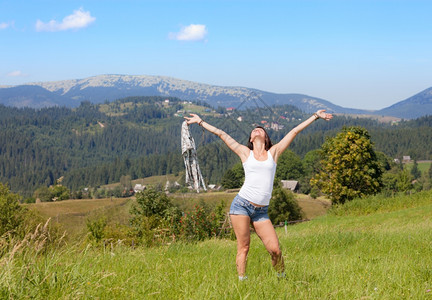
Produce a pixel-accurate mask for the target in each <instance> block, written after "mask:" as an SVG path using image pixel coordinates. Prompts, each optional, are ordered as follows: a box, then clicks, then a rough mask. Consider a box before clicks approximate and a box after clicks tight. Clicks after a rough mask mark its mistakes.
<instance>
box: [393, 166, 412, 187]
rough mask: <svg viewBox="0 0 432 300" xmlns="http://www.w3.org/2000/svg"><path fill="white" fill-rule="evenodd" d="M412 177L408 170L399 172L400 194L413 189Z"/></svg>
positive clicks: (397, 185)
mask: <svg viewBox="0 0 432 300" xmlns="http://www.w3.org/2000/svg"><path fill="white" fill-rule="evenodd" d="M411 182H412V177H411V174H410V173H409V172H408V171H407V170H403V171H400V172H398V176H397V181H396V188H397V190H398V191H399V192H405V193H406V192H408V191H409V190H411V189H412V183H411Z"/></svg>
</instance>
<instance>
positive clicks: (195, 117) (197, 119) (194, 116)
mask: <svg viewBox="0 0 432 300" xmlns="http://www.w3.org/2000/svg"><path fill="white" fill-rule="evenodd" d="M189 115H190V116H191V117H184V118H185V119H186V123H187V124H188V125H190V124H193V123H197V124H199V122H201V120H202V119H201V118H200V116H198V115H197V114H189Z"/></svg>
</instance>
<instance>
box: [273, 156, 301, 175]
mask: <svg viewBox="0 0 432 300" xmlns="http://www.w3.org/2000/svg"><path fill="white" fill-rule="evenodd" d="M303 175H304V168H303V163H302V161H301V159H300V156H298V155H297V154H295V153H294V152H293V151H291V150H286V151H285V152H284V153H282V155H281V156H280V157H279V159H278V164H277V169H276V178H279V179H280V180H286V179H295V180H300V179H301V178H302V177H303Z"/></svg>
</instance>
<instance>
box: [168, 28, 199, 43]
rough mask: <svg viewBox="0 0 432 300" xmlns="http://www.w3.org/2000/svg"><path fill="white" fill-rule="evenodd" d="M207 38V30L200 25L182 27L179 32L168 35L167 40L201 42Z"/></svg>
mask: <svg viewBox="0 0 432 300" xmlns="http://www.w3.org/2000/svg"><path fill="white" fill-rule="evenodd" d="M206 36H207V28H206V26H205V25H202V24H191V25H189V26H184V27H182V28H181V29H180V31H179V32H177V33H173V32H171V33H170V34H169V38H170V39H172V40H177V41H202V40H204V39H205V37H206Z"/></svg>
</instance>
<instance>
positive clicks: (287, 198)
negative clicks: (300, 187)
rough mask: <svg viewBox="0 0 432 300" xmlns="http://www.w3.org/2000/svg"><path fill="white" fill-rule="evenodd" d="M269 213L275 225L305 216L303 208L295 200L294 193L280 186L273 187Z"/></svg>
mask: <svg viewBox="0 0 432 300" xmlns="http://www.w3.org/2000/svg"><path fill="white" fill-rule="evenodd" d="M268 215H269V217H270V220H271V221H272V223H273V224H275V225H276V224H280V223H283V222H285V221H295V220H301V219H302V218H303V215H302V211H301V208H300V206H299V205H298V203H297V201H296V200H295V197H294V194H293V193H292V192H291V191H287V190H285V189H283V188H279V187H278V188H275V189H273V195H272V200H271V201H270V205H269V209H268Z"/></svg>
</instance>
